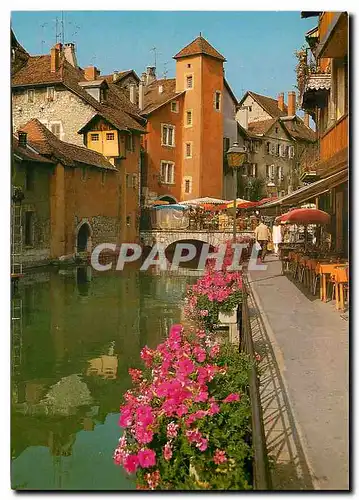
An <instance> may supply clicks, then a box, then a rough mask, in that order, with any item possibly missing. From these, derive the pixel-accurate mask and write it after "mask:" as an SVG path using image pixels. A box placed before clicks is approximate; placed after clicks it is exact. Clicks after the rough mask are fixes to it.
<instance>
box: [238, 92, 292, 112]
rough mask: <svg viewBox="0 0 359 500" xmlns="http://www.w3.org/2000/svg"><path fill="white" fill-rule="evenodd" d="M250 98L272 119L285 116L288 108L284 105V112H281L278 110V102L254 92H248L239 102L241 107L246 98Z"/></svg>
mask: <svg viewBox="0 0 359 500" xmlns="http://www.w3.org/2000/svg"><path fill="white" fill-rule="evenodd" d="M248 95H249V96H251V97H252V98H253V99H254V100H255V101H256V102H257V103H258V104H259V105H260V106H261V107H262V108H263V109H264V111H266V112H267V113H268V114H269V115H270V116H271V117H272V118H279V117H280V116H287V114H288V108H287V105H286V104H284V111H281V110H280V109H279V108H278V101H277V100H276V99H273V98H272V97H267V96H265V95H261V94H257V93H256V92H252V91H251V90H248V91H247V92H246V93H245V94H244V96H243V97H242V99H241V100H240V102H239V105H241V104H242V103H243V102H244V100H245V99H246V98H247V96H248Z"/></svg>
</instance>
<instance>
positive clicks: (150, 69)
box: [146, 66, 156, 85]
mask: <svg viewBox="0 0 359 500" xmlns="http://www.w3.org/2000/svg"><path fill="white" fill-rule="evenodd" d="M155 80H156V68H155V66H147V71H146V85H150V84H151V83H152V82H154V81H155Z"/></svg>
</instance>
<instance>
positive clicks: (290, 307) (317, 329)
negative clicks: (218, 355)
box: [248, 256, 349, 490]
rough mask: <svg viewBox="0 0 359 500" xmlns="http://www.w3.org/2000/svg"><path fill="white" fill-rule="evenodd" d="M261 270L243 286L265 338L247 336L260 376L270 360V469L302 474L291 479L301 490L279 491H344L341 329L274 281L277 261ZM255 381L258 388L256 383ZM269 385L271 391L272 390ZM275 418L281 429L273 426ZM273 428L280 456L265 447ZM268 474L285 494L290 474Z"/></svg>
mask: <svg viewBox="0 0 359 500" xmlns="http://www.w3.org/2000/svg"><path fill="white" fill-rule="evenodd" d="M266 263H267V265H268V268H267V270H266V271H252V272H250V273H249V274H248V281H249V282H250V284H251V289H252V293H253V295H252V300H253V301H255V306H256V307H255V310H257V311H258V312H259V313H260V315H261V317H262V325H263V328H262V330H263V331H264V332H265V333H264V334H263V331H262V335H259V334H258V332H257V333H256V332H254V339H255V341H257V346H256V349H257V351H258V352H259V353H260V354H261V355H262V358H263V361H264V364H265V365H266V366H265V367H264V376H266V370H267V371H268V367H269V364H270V361H272V363H271V364H272V367H271V368H269V369H271V371H272V374H271V376H269V377H267V378H268V379H269V380H270V384H269V385H270V386H271V388H270V390H271V391H272V393H273V394H274V395H273V396H272V397H269V398H268V397H267V396H268V394H266V391H265V390H262V394H261V397H262V406H263V413H264V420H265V427H266V432H267V447H268V451H269V454H273V453H275V455H276V459H277V460H278V463H281V462H282V463H286V462H287V464H288V465H291V466H293V465H294V467H295V468H297V469H298V467H301V468H302V471H301V473H300V474H296V476H301V484H297V483H296V484H292V487H290V485H287V489H296V488H298V487H299V488H300V489H313V487H314V488H315V489H326V490H328V489H347V488H348V458H349V457H348V442H349V441H348V409H349V408H348V375H349V373H348V368H349V367H348V358H349V356H348V355H349V352H348V350H349V345H348V344H349V342H348V322H347V320H346V319H345V316H344V317H342V316H343V315H342V316H341V315H340V313H338V312H337V311H336V310H335V306H334V305H332V304H329V303H328V304H325V303H323V302H321V301H320V300H319V299H317V298H315V299H314V298H313V297H309V296H306V295H305V294H304V293H303V292H302V291H301V290H299V289H298V287H297V286H296V284H294V283H292V282H291V281H290V280H289V279H288V278H287V277H286V276H281V263H280V262H279V261H278V260H277V258H275V257H272V256H269V257H267V262H266ZM255 335H257V339H256V337H255ZM266 343H267V345H266ZM269 350H270V351H271V352H272V353H274V357H273V358H274V363H275V365H276V369H275V370H273V359H272V360H270V359H268V352H269ZM276 372H278V377H279V379H280V383H279V384H275V383H274V382H275V378H276V377H274V376H273V373H276ZM261 381H262V385H263V383H264V379H263V377H262V379H261ZM276 385H277V391H273V388H275V386H276ZM279 385H281V387H282V391H283V392H284V393H285V396H284V398H283V397H282V403H284V404H283V406H282V409H283V408H284V407H285V403H286V402H287V403H288V406H289V407H290V410H289V412H290V413H291V415H290V416H289V418H288V420H287V423H286V422H284V415H285V412H283V411H281V412H279V411H277V414H278V419H277V420H276V419H275V415H276V408H275V407H274V408H273V401H274V400H276V401H277V405H278V397H275V396H276V395H277V396H278V387H279ZM267 393H268V389H267ZM268 403H269V404H268ZM271 403H272V404H271ZM279 405H281V403H279ZM274 406H275V405H274ZM269 410H272V415H274V417H272V418H269V422H268V419H267V420H266V413H268V411H269ZM277 410H278V408H277ZM279 415H280V420H281V421H282V426H281V425H279V426H278V421H279ZM292 417H293V418H292ZM273 420H274V425H273ZM276 422H277V424H276ZM269 424H271V425H269ZM290 428H291V434H292V435H293V436H294V438H295V437H296V436H297V437H299V439H294V441H296V445H297V450H296V451H295V452H294V453H293V450H292V451H291V450H290V449H289V448H290V444H288V440H287V442H285V441H286V440H285V439H283V437H285V435H286V434H287V435H288V429H290ZM273 429H274V433H275V432H276V433H277V435H278V436H282V439H281V440H279V441H280V442H281V443H282V444H281V445H280V449H278V446H277V449H276V450H275V446H274V447H273V445H272V444H273ZM269 430H270V431H271V437H269ZM293 436H292V437H293ZM277 444H278V443H277ZM303 462H306V465H307V466H308V469H309V476H311V477H309V476H308V474H307V477H305V470H304V472H303ZM276 469H277V470H276V471H274V473H273V482H274V483H276V481H277V480H279V481H280V483H281V485H282V487H284V488H286V486H285V481H286V480H287V482H288V480H289V482H291V481H292V478H293V473H292V472H290V473H289V476H290V477H287V478H285V477H284V478H283V477H281V478H278V477H277V478H276V474H277V475H278V474H279V471H278V468H277V467H276ZM304 469H305V466H304ZM287 476H288V474H287ZM310 482H312V486H311V485H310ZM277 488H278V486H277ZM274 489H276V485H275V484H274ZM278 489H281V488H278Z"/></svg>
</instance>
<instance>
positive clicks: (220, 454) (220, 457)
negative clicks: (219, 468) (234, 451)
mask: <svg viewBox="0 0 359 500" xmlns="http://www.w3.org/2000/svg"><path fill="white" fill-rule="evenodd" d="M227 460H228V459H227V456H226V452H225V451H223V450H218V449H217V450H216V451H215V453H214V455H213V462H214V463H215V464H217V465H220V464H223V463H225V462H227Z"/></svg>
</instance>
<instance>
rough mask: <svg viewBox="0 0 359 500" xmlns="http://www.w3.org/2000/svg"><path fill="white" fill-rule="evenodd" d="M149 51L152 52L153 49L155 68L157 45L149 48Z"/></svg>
mask: <svg viewBox="0 0 359 500" xmlns="http://www.w3.org/2000/svg"><path fill="white" fill-rule="evenodd" d="M150 51H151V52H152V51H153V54H154V58H155V64H154V66H155V68H157V47H152V49H150Z"/></svg>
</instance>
